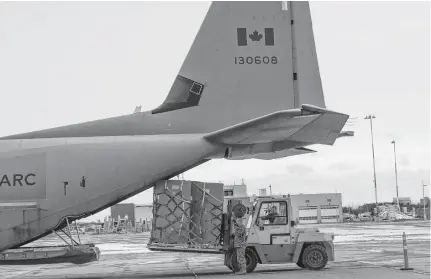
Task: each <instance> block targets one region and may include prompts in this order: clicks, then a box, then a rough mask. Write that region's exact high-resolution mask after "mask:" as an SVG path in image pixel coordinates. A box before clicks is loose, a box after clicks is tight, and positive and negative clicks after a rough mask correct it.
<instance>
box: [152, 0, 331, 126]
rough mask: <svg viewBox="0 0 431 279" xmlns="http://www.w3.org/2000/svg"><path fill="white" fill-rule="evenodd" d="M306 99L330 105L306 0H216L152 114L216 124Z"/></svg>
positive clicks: (231, 121) (229, 123)
mask: <svg viewBox="0 0 431 279" xmlns="http://www.w3.org/2000/svg"><path fill="white" fill-rule="evenodd" d="M301 104H311V105H315V106H319V107H325V103H324V98H323V91H322V84H321V81H320V75H319V67H318V63H317V57H316V49H315V45H314V38H313V30H312V25H311V16H310V9H309V5H308V2H291V3H288V4H287V5H286V4H283V3H282V2H213V3H212V5H211V7H210V9H209V11H208V13H207V15H206V17H205V19H204V21H203V23H202V25H201V28H200V30H199V32H198V34H197V36H196V38H195V40H194V42H193V45H192V47H191V49H190V51H189V53H188V55H187V57H186V59H185V60H184V63H183V65H182V67H181V69H180V72H179V74H178V76H177V78H176V80H175V81H174V84H173V86H172V88H171V90H170V92H169V94H168V97H167V98H166V100H165V102H164V103H163V104H162V105H161V106H160V107H158V108H157V109H155V110H153V114H159V113H170V112H174V111H183V112H181V113H179V114H178V116H179V117H182V115H184V116H185V115H187V114H188V113H192V114H194V115H195V116H194V117H196V116H197V114H199V115H201V114H202V115H203V114H205V115H206V117H199V120H200V121H207V123H205V127H207V128H208V127H210V128H209V130H215V129H218V128H223V127H226V126H230V125H234V124H236V123H239V122H243V121H246V120H249V119H253V118H256V117H259V116H262V115H266V114H269V113H272V112H275V111H279V110H286V109H292V108H295V107H299V106H300V105H301ZM186 118H188V117H186Z"/></svg>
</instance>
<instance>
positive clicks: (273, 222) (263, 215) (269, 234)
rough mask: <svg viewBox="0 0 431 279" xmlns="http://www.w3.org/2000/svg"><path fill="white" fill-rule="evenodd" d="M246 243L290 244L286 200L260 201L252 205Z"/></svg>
mask: <svg viewBox="0 0 431 279" xmlns="http://www.w3.org/2000/svg"><path fill="white" fill-rule="evenodd" d="M254 208H255V210H254V212H253V219H252V221H251V226H250V232H249V236H248V240H247V242H248V243H258V244H260V245H272V244H290V243H291V234H292V232H291V226H290V223H289V221H290V219H291V218H290V203H289V200H288V199H271V198H269V199H262V200H259V201H258V202H257V203H256V204H255V205H254Z"/></svg>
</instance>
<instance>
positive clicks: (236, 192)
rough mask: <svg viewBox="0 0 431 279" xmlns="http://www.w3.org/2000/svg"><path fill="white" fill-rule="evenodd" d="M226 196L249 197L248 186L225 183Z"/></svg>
mask: <svg viewBox="0 0 431 279" xmlns="http://www.w3.org/2000/svg"><path fill="white" fill-rule="evenodd" d="M223 191H224V196H225V197H229V196H234V197H247V196H248V194H247V186H246V185H244V184H241V185H223Z"/></svg>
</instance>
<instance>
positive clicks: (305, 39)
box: [290, 1, 325, 108]
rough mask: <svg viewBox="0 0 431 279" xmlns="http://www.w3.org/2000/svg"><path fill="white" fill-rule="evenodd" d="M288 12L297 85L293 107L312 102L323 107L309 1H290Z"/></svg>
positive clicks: (323, 101)
mask: <svg viewBox="0 0 431 279" xmlns="http://www.w3.org/2000/svg"><path fill="white" fill-rule="evenodd" d="M290 13H291V14H292V20H293V22H294V23H293V24H292V32H293V34H294V40H293V42H294V45H293V51H294V52H295V54H294V55H295V57H296V68H297V70H296V72H297V86H298V100H296V105H295V107H300V106H301V105H304V104H312V105H315V106H318V107H321V108H325V98H324V95H323V87H322V80H321V78H320V71H319V63H318V61H317V52H316V45H315V41H314V33H313V27H312V25H313V24H312V20H311V13H310V5H309V2H307V1H292V2H290Z"/></svg>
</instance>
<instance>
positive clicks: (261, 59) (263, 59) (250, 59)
mask: <svg viewBox="0 0 431 279" xmlns="http://www.w3.org/2000/svg"><path fill="white" fill-rule="evenodd" d="M277 63H278V58H277V56H271V57H270V56H247V57H244V56H235V64H277Z"/></svg>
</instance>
